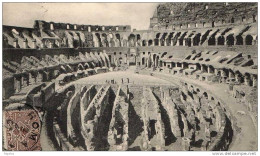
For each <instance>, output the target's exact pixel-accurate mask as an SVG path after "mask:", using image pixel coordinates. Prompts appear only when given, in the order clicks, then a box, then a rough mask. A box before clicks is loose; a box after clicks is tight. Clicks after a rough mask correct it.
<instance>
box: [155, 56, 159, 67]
mask: <svg viewBox="0 0 260 156" xmlns="http://www.w3.org/2000/svg"><path fill="white" fill-rule="evenodd" d="M158 63H159V56H158V55H157V56H156V58H155V67H158Z"/></svg>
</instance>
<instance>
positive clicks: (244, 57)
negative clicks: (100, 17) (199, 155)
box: [2, 2, 258, 151]
mask: <svg viewBox="0 0 260 156" xmlns="http://www.w3.org/2000/svg"><path fill="white" fill-rule="evenodd" d="M257 9H258V8H257V3H242V2H240V3H162V4H158V6H157V7H156V9H155V11H154V14H153V16H152V17H151V18H150V26H149V28H147V30H136V29H132V28H131V26H130V25H116V26H102V25H77V24H69V23H55V22H47V21H42V20H35V22H34V24H33V23H32V25H33V28H26V27H16V26H8V25H3V68H2V70H3V76H2V77H3V88H2V91H3V93H2V99H3V114H4V113H5V112H9V111H24V110H34V111H35V112H37V117H38V118H39V121H40V122H39V123H40V131H39V133H38V134H35V135H34V136H33V137H32V138H33V139H34V140H37V141H38V142H40V148H39V150H43V151H68V150H69V151H72V150H74V151H107V150H112V151H140V150H141V151H154V150H156V151H227V150H230V151H243V150H246V151H256V150H257V147H258V144H257V142H258V139H257V137H258V133H257V132H258V131H257V126H258V125H257V120H258V115H257V114H258V113H257V109H258V107H257V79H258V78H257V77H258V74H257V73H258V71H257V66H258V65H257V62H258V59H257V45H258V34H257V27H258V26H257ZM88 24H91V23H88ZM5 118H7V117H6V116H4V119H5ZM3 122H4V123H5V124H7V125H9V126H10V127H12V125H10V123H11V122H10V120H8V119H6V120H3ZM17 126H18V128H21V126H20V125H19V124H18V125H17ZM17 126H14V127H15V128H17ZM3 127H4V126H3ZM6 127H8V126H6ZM10 127H9V128H7V129H4V130H3V132H4V133H6V132H9V131H12V130H13V129H12V128H10ZM15 128H14V129H15ZM10 134H12V135H11V136H9V135H7V136H5V134H4V136H5V137H4V140H3V142H4V147H3V148H4V150H17V149H20V150H21V149H23V148H22V147H23V146H27V144H29V143H26V142H19V141H17V142H15V141H13V142H12V139H13V138H12V137H13V135H14V134H15V132H12V133H10ZM10 137H11V138H10ZM38 145H39V144H38ZM34 148H35V149H36V147H33V146H32V148H24V150H28V149H29V150H33V149H34ZM37 149H38V148H37Z"/></svg>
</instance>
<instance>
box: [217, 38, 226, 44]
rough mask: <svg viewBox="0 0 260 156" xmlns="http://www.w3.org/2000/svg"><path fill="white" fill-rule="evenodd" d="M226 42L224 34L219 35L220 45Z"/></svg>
mask: <svg viewBox="0 0 260 156" xmlns="http://www.w3.org/2000/svg"><path fill="white" fill-rule="evenodd" d="M224 44H225V38H224V36H219V37H218V45H224Z"/></svg>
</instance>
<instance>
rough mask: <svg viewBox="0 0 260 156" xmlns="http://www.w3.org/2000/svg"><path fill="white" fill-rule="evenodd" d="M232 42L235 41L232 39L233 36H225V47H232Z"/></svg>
mask: <svg viewBox="0 0 260 156" xmlns="http://www.w3.org/2000/svg"><path fill="white" fill-rule="evenodd" d="M234 41H235V39H234V36H233V35H228V36H227V45H228V46H232V45H234Z"/></svg>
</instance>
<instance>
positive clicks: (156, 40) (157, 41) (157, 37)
mask: <svg viewBox="0 0 260 156" xmlns="http://www.w3.org/2000/svg"><path fill="white" fill-rule="evenodd" d="M159 37H160V33H158V34H156V39H154V45H155V46H158V45H159Z"/></svg>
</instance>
